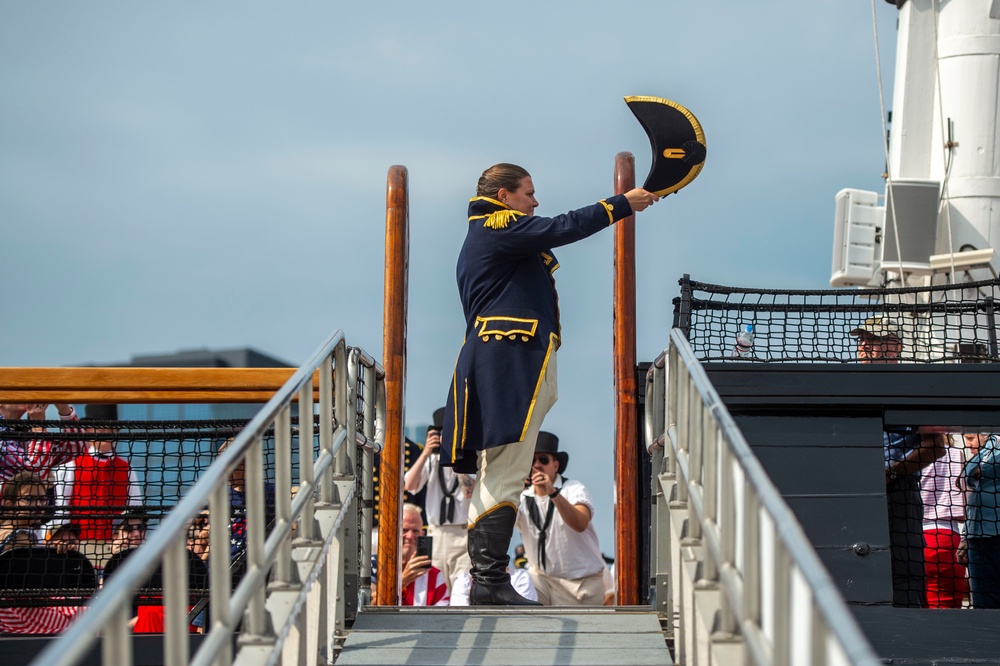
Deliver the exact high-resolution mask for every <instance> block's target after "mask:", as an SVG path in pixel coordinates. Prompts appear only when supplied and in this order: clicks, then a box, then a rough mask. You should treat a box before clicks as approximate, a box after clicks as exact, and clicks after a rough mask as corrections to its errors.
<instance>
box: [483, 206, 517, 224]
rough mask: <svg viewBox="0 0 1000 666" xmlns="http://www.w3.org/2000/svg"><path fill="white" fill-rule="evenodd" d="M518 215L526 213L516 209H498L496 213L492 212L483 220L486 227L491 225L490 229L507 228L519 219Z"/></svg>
mask: <svg viewBox="0 0 1000 666" xmlns="http://www.w3.org/2000/svg"><path fill="white" fill-rule="evenodd" d="M518 215H524V213H519V212H517V211H516V210H510V209H509V208H508V209H507V210H498V211H496V212H494V213H490V214H489V216H488V217H487V218H486V221H485V222H483V226H484V227H489V228H490V229H506V228H507V227H508V226H510V223H511V222H513V221H514V220H516V219H517V216H518Z"/></svg>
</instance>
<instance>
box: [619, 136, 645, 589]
mask: <svg viewBox="0 0 1000 666" xmlns="http://www.w3.org/2000/svg"><path fill="white" fill-rule="evenodd" d="M634 187H635V158H634V157H633V156H632V153H627V152H623V153H618V155H616V156H615V194H624V193H625V192H628V191H629V190H631V189H632V188H634ZM614 280H615V288H614V317H615V324H614V326H615V339H614V366H615V367H614V372H615V574H616V582H617V587H618V596H617V600H616V602H617V604H618V605H620V606H634V605H636V604H638V603H639V571H638V562H639V557H638V543H639V525H638V518H639V441H638V437H637V431H636V412H635V410H636V378H635V372H636V370H635V367H636V365H635V354H636V352H635V216H634V215H631V216H629V217H626V218H625V219H624V220H620V221H619V222H618V223H617V224H616V225H615V277H614Z"/></svg>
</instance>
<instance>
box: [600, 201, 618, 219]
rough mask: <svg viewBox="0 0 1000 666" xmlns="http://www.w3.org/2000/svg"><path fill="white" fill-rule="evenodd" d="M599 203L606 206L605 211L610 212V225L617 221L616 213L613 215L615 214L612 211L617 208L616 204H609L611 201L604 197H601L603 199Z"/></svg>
mask: <svg viewBox="0 0 1000 666" xmlns="http://www.w3.org/2000/svg"><path fill="white" fill-rule="evenodd" d="M597 203H599V204H601V205H602V206H604V212H605V213H607V214H608V224H609V225H610V224H614V223H615V216H614V215H613V214H612V213H611V211H613V210H614V209H615V207H614V206H612V205H611V204H609V203H608V202H607V201H605V200H604V199H601V200H600V201H598V202H597Z"/></svg>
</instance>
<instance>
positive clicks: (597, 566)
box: [517, 432, 605, 606]
mask: <svg viewBox="0 0 1000 666" xmlns="http://www.w3.org/2000/svg"><path fill="white" fill-rule="evenodd" d="M568 464H569V455H568V454H566V453H565V452H563V451H559V438H558V437H556V436H555V435H553V434H551V433H548V432H540V433H538V441H537V443H536V445H535V456H534V460H533V462H532V464H531V477H530V478H529V479H527V481H528V482H530V484H531V485H530V486H529V487H528V488H526V489H525V491H524V492H523V493H521V507H520V509H519V510H518V514H517V528H518V530H520V532H521V536H522V538H523V539H524V550H525V554H526V555H527V557H528V571H529V573H530V574H531V580H532V582H534V584H535V589H536V590H537V592H538V600H539V601H540V602H542V604H544V605H546V606H600V605H601V604H603V603H604V590H605V585H604V568H605V567H604V558H603V556H602V555H601V547H600V545H599V544H598V542H597V531H596V530H595V529H594V522H593V520H592V518H593V515H594V502H593V500H592V499H591V497H590V492H589V491H588V490H587V487H586V486H584V485H583V484H582V483H580V482H579V481H573V480H571V479H566V478H564V477H563V476H562V474H563V472H565V471H566V466H567V465H568Z"/></svg>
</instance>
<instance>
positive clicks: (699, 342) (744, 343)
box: [673, 276, 1000, 363]
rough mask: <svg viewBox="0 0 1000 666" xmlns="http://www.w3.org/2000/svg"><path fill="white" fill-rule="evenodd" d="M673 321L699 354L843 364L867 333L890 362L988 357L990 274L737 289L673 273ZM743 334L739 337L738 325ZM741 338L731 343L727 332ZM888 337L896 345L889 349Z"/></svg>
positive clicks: (993, 291) (993, 328) (992, 337)
mask: <svg viewBox="0 0 1000 666" xmlns="http://www.w3.org/2000/svg"><path fill="white" fill-rule="evenodd" d="M680 285H681V295H680V296H679V297H677V298H675V299H674V301H673V303H674V326H675V327H679V328H681V329H682V330H683V331H684V332H685V334H686V335H687V338H688V341H689V342H690V343H691V347H692V349H693V350H694V352H695V354H696V355H697V356H698V358H699V359H700V360H702V361H752V362H795V361H803V362H811V363H849V362H856V361H858V360H859V357H858V354H859V343H860V342H862V341H863V340H865V339H870V338H871V337H875V338H882V339H884V340H885V344H890V342H891V340H892V338H895V341H896V342H892V343H891V344H892V346H893V350H892V352H891V353H892V358H893V360H895V361H898V362H911V363H948V362H997V361H1000V352H998V349H997V332H998V327H997V318H996V313H995V302H996V299H997V296H998V291H1000V280H986V281H981V282H970V283H965V284H958V285H944V286H934V287H919V288H916V287H914V288H900V289H858V290H797V291H796V290H780V289H745V288H739V287H725V286H720V285H714V284H705V283H701V282H695V281H692V280H690V279H689V278H688V277H687V276H685V277H684V278H682V279H681V280H680ZM748 326H751V327H752V330H751V331H749V333H750V334H751V337H750V338H749V339H747V338H746V337H745V336H746V333H748V331H747V330H746V329H747V327H748ZM738 335H741V336H743V338H744V339H743V340H741V341H739V342H738V341H737V336H738ZM896 343H898V349H897V348H896V346H897V344H896Z"/></svg>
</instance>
